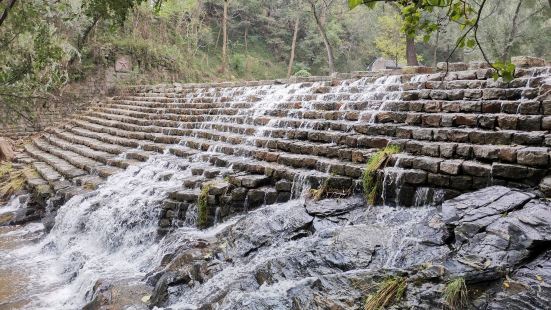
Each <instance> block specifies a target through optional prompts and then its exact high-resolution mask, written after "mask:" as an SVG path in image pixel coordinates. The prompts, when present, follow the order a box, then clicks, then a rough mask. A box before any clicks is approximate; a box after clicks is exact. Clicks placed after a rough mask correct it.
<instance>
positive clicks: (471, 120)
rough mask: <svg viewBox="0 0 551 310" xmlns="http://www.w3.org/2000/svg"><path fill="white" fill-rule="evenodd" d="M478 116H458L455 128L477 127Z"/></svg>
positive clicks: (455, 120)
mask: <svg viewBox="0 0 551 310" xmlns="http://www.w3.org/2000/svg"><path fill="white" fill-rule="evenodd" d="M476 117H477V116H476V115H468V114H463V115H457V116H456V117H455V119H454V122H453V123H454V126H467V127H475V126H476Z"/></svg>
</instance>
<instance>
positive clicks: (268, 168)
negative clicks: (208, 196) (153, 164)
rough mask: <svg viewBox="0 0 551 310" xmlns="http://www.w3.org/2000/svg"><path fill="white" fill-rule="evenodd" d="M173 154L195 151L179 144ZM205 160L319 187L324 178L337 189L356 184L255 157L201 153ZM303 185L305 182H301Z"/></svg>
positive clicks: (174, 148) (347, 178) (344, 179)
mask: <svg viewBox="0 0 551 310" xmlns="http://www.w3.org/2000/svg"><path fill="white" fill-rule="evenodd" d="M169 151H170V153H171V154H174V155H176V156H180V154H186V153H188V152H193V150H190V148H189V147H185V146H177V147H171V148H170V149H169ZM199 154H200V156H201V157H202V159H203V160H205V161H208V162H210V163H212V164H213V165H215V166H217V167H231V168H232V169H233V170H234V171H243V172H247V173H250V174H260V175H267V176H270V177H273V178H275V179H286V180H288V181H291V182H294V181H296V182H299V183H300V182H307V183H309V184H310V185H312V186H313V187H315V188H317V187H319V186H320V184H322V183H323V181H324V180H326V179H330V180H331V181H330V184H329V185H330V186H331V187H332V188H336V189H350V188H351V187H353V186H355V184H354V180H353V179H352V178H350V177H345V176H338V175H332V174H331V173H325V172H321V171H317V170H309V169H304V168H293V167H289V166H286V165H283V164H279V163H275V162H267V161H263V160H258V159H254V158H244V157H241V156H234V155H225V154H220V153H199ZM299 185H301V186H302V185H303V184H299Z"/></svg>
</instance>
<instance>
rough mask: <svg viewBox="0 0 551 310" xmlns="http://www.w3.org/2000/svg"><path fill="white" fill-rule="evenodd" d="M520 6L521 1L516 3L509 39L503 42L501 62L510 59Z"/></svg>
mask: <svg viewBox="0 0 551 310" xmlns="http://www.w3.org/2000/svg"><path fill="white" fill-rule="evenodd" d="M550 1H551V0H550ZM521 5H522V0H519V1H518V3H517V7H516V9H515V15H514V16H513V22H512V24H511V31H510V32H509V37H508V38H507V42H505V49H504V50H503V54H501V61H503V62H507V61H509V58H511V49H512V48H513V43H514V41H515V36H516V35H517V30H518V17H519V15H520V6H521Z"/></svg>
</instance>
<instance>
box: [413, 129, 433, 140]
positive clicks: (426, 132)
mask: <svg viewBox="0 0 551 310" xmlns="http://www.w3.org/2000/svg"><path fill="white" fill-rule="evenodd" d="M411 136H412V137H413V139H416V140H426V141H430V140H432V129H429V128H415V129H413V130H412V132H411Z"/></svg>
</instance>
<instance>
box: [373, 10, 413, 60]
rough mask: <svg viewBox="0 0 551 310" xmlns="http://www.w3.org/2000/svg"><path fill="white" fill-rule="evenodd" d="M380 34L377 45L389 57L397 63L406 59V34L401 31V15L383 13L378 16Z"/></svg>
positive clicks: (376, 41) (376, 39)
mask: <svg viewBox="0 0 551 310" xmlns="http://www.w3.org/2000/svg"><path fill="white" fill-rule="evenodd" d="M377 21H378V24H377V26H378V27H379V35H378V36H377V37H375V46H376V47H377V49H378V50H379V51H380V52H381V53H382V54H383V55H384V56H385V57H387V58H389V59H393V60H396V62H397V63H400V62H404V61H405V60H406V36H405V35H404V34H403V32H401V28H402V24H403V22H402V19H401V18H400V16H399V15H394V16H389V15H383V16H380V17H379V18H378V20H377Z"/></svg>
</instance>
